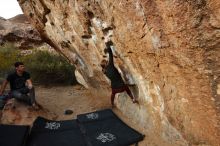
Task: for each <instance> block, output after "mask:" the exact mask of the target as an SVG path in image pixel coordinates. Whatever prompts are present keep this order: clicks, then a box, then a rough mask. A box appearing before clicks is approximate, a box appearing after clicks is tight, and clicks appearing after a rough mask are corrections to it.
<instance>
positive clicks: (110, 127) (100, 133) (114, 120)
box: [77, 109, 144, 146]
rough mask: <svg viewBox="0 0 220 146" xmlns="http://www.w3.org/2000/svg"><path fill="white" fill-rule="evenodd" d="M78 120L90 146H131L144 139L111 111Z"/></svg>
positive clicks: (94, 113)
mask: <svg viewBox="0 0 220 146" xmlns="http://www.w3.org/2000/svg"><path fill="white" fill-rule="evenodd" d="M77 120H78V121H79V125H80V127H81V131H82V132H83V133H84V136H85V140H86V143H87V145H88V146H129V145H131V144H135V143H138V142H139V141H141V140H143V138H144V136H143V135H142V134H141V133H139V132H137V131H136V130H134V129H132V128H130V127H129V126H127V125H126V124H125V123H124V122H122V121H121V120H120V119H119V118H118V117H117V116H116V115H115V114H114V113H113V112H112V110H110V109H106V110H102V111H96V112H91V113H86V114H81V115H78V116H77Z"/></svg>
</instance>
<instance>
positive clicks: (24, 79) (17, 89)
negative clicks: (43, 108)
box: [0, 62, 39, 109]
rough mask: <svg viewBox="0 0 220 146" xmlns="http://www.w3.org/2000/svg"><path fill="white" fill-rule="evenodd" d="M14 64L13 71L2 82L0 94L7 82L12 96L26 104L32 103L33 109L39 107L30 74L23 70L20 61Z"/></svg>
mask: <svg viewBox="0 0 220 146" xmlns="http://www.w3.org/2000/svg"><path fill="white" fill-rule="evenodd" d="M14 66H15V72H13V73H11V74H9V75H8V76H7V78H6V80H5V81H4V82H3V84H2V86H1V89H0V96H1V95H2V94H3V92H4V90H5V88H6V86H7V84H8V82H9V83H10V88H11V95H12V98H15V99H18V100H20V101H24V102H26V103H27V104H29V105H32V106H33V107H34V109H39V106H38V105H37V104H36V101H35V92H34V87H33V84H32V81H31V79H30V74H29V73H28V72H26V71H25V67H24V64H23V63H22V62H16V63H15V64H14Z"/></svg>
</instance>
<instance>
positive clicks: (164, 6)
mask: <svg viewBox="0 0 220 146" xmlns="http://www.w3.org/2000/svg"><path fill="white" fill-rule="evenodd" d="M19 3H20V6H21V7H22V9H23V11H24V13H25V14H26V16H28V17H29V18H30V20H31V21H32V24H33V25H34V26H35V27H36V28H37V30H38V31H39V32H40V33H41V35H42V36H43V38H44V40H46V41H47V42H48V43H49V44H50V45H51V46H53V47H54V48H55V49H56V50H57V51H58V52H60V53H62V54H63V55H64V56H66V58H68V59H69V60H70V62H71V63H72V64H74V65H75V66H76V68H77V71H76V74H77V77H78V79H79V82H81V83H83V84H85V86H86V87H88V88H91V89H94V88H95V89H103V88H106V87H107V86H109V81H108V80H107V78H106V77H105V76H104V74H103V73H102V71H101V67H100V65H99V64H100V61H101V60H102V58H103V56H104V57H105V54H104V46H105V45H104V42H105V40H111V41H112V42H113V46H112V49H113V50H114V55H115V65H116V66H117V68H118V69H119V71H120V72H121V74H122V76H123V77H124V78H125V79H126V81H127V83H128V84H130V85H131V86H130V87H131V89H132V91H133V93H134V95H135V96H136V97H138V100H139V102H140V104H139V105H134V104H132V103H131V100H130V99H129V97H128V96H127V95H126V94H119V96H118V97H117V98H116V104H117V107H118V108H119V109H120V110H121V111H122V112H123V113H124V114H125V115H127V116H128V117H130V118H132V119H133V120H134V121H135V122H136V123H137V124H139V125H141V126H142V127H143V129H144V131H146V133H147V134H146V139H149V144H148V146H153V145H161V142H162V143H163V146H166V145H169V146H179V145H184V146H185V145H193V146H198V145H200V146H219V145H220V137H219V136H220V109H219V108H220V11H219V9H220V1H219V0H193V1H192V0H191V1H190V0H187V1H184V0H169V1H162V0H156V1H155V0H147V1H146V0H127V1H125V0H124V1H121V0H120V1H114V0H57V1H55V0H31V1H27V0H19ZM109 92H110V91H109ZM159 142H160V144H159Z"/></svg>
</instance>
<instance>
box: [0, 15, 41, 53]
mask: <svg viewBox="0 0 220 146" xmlns="http://www.w3.org/2000/svg"><path fill="white" fill-rule="evenodd" d="M6 42H11V43H13V44H15V45H16V46H18V47H19V48H20V49H29V48H33V47H34V46H39V45H42V44H43V43H44V41H43V40H42V39H41V37H40V34H39V33H38V32H37V31H36V29H34V27H33V26H32V25H31V24H30V22H29V20H28V19H27V17H26V16H25V15H17V16H15V17H13V18H11V19H8V20H7V19H4V18H2V17H0V44H1V45H3V44H4V43H6Z"/></svg>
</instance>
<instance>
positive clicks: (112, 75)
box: [101, 42, 138, 107]
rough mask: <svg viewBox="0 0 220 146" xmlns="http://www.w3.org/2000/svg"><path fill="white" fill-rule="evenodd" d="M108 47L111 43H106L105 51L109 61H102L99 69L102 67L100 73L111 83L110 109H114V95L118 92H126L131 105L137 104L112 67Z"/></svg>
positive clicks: (112, 63)
mask: <svg viewBox="0 0 220 146" xmlns="http://www.w3.org/2000/svg"><path fill="white" fill-rule="evenodd" d="M110 45H111V42H107V43H106V47H107V49H105V52H108V54H109V61H106V60H102V62H101V67H102V71H103V72H104V74H105V75H106V76H107V77H108V78H109V79H110V81H111V88H112V95H111V104H112V107H114V99H115V94H116V93H120V92H124V91H126V92H127V94H128V95H129V96H130V97H131V99H132V102H133V103H138V101H137V100H136V98H134V97H133V95H132V93H131V91H130V89H129V88H128V86H127V85H126V84H125V83H124V81H123V79H122V77H121V75H120V73H119V72H118V70H117V68H116V67H115V66H114V61H113V53H112V50H111V48H110Z"/></svg>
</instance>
